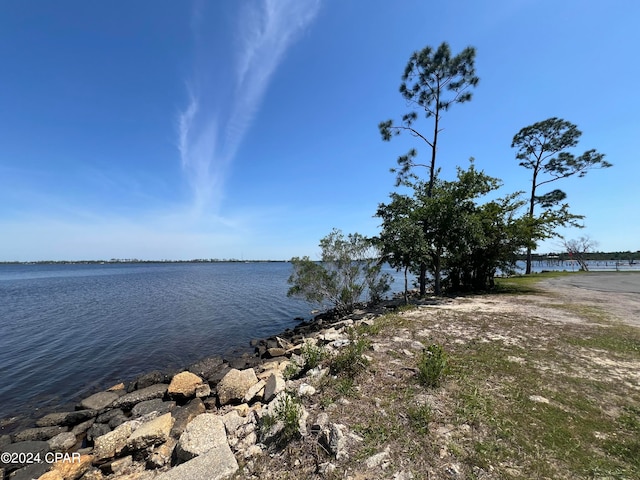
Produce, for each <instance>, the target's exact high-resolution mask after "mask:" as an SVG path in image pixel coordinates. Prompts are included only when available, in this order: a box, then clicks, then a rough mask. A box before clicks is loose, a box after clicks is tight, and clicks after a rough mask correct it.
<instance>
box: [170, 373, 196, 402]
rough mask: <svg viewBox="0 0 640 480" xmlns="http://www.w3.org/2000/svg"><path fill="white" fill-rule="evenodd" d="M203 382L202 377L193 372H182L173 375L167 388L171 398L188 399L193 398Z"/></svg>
mask: <svg viewBox="0 0 640 480" xmlns="http://www.w3.org/2000/svg"><path fill="white" fill-rule="evenodd" d="M202 384H203V381H202V378H200V377H199V376H198V375H195V374H193V373H191V372H180V373H179V374H177V375H176V376H174V377H173V380H171V383H170V384H169V388H168V390H167V392H168V394H169V396H170V397H171V398H175V399H177V400H186V399H189V398H193V397H194V396H195V394H196V389H197V388H198V387H199V386H200V385H202Z"/></svg>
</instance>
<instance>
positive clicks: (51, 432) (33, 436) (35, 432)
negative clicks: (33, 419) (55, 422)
mask: <svg viewBox="0 0 640 480" xmlns="http://www.w3.org/2000/svg"><path fill="white" fill-rule="evenodd" d="M66 431H67V429H66V427H60V426H54V427H38V428H27V429H25V430H22V431H21V432H18V433H15V434H14V435H12V438H13V441H14V442H37V441H41V440H49V439H50V438H52V437H55V436H56V435H58V434H59V433H62V432H66Z"/></svg>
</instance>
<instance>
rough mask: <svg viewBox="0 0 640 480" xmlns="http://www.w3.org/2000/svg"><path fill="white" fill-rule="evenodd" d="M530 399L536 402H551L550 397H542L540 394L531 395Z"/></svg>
mask: <svg viewBox="0 0 640 480" xmlns="http://www.w3.org/2000/svg"><path fill="white" fill-rule="evenodd" d="M529 400H531V401H532V402H536V403H547V404H548V403H549V399H548V398H545V397H542V396H540V395H530V396H529Z"/></svg>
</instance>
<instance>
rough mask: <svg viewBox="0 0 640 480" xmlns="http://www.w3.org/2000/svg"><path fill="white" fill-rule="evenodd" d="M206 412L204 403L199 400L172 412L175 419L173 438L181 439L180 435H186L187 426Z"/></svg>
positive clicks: (172, 429)
mask: <svg viewBox="0 0 640 480" xmlns="http://www.w3.org/2000/svg"><path fill="white" fill-rule="evenodd" d="M204 412H205V407H204V403H202V400H200V399H199V398H194V399H193V400H191V401H190V402H189V403H187V404H186V405H185V406H184V407H176V408H174V409H173V410H172V411H171V415H172V416H173V418H174V419H175V422H174V424H173V427H172V428H171V436H172V437H173V438H180V435H182V434H183V433H184V430H185V429H186V428H187V425H189V423H190V422H191V421H192V420H193V419H194V418H196V417H197V416H198V415H201V414H203V413H204Z"/></svg>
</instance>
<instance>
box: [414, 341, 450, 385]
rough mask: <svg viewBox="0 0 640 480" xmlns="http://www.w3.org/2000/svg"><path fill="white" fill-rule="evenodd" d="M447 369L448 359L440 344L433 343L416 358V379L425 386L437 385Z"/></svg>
mask: <svg viewBox="0 0 640 480" xmlns="http://www.w3.org/2000/svg"><path fill="white" fill-rule="evenodd" d="M448 369H449V360H448V356H447V354H446V352H445V351H444V349H443V348H442V346H440V345H438V344H436V343H434V344H433V345H430V346H429V347H427V348H425V349H424V350H423V351H422V355H421V356H420V358H419V359H418V380H419V381H420V383H421V384H422V385H424V386H425V387H438V386H440V383H441V382H442V379H443V377H444V376H445V375H446V374H447V371H448Z"/></svg>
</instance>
